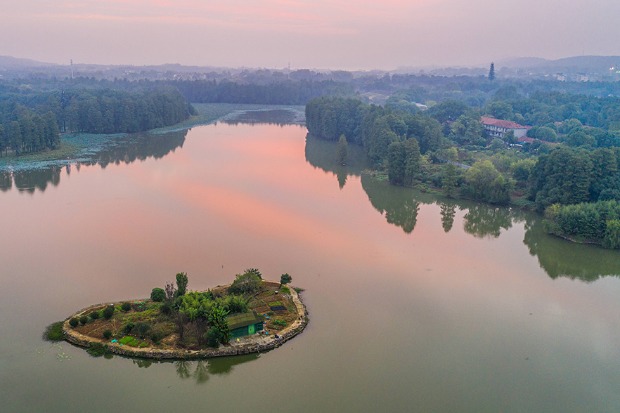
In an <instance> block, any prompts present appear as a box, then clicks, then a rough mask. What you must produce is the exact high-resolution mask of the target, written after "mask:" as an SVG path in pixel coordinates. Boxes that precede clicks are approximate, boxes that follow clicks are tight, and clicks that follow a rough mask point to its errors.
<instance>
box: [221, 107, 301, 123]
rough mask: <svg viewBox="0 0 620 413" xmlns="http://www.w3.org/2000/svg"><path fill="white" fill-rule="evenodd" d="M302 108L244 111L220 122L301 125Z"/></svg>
mask: <svg viewBox="0 0 620 413" xmlns="http://www.w3.org/2000/svg"><path fill="white" fill-rule="evenodd" d="M303 110H304V109H303V107H300V108H299V109H293V108H287V109H258V110H246V111H243V112H240V113H232V114H230V115H229V116H226V117H224V118H223V119H222V121H223V122H224V123H226V124H228V125H238V124H249V125H256V124H266V125H277V126H286V125H294V124H299V123H303V121H304V116H305V115H304V113H303Z"/></svg>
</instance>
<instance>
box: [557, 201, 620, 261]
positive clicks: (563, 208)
mask: <svg viewBox="0 0 620 413" xmlns="http://www.w3.org/2000/svg"><path fill="white" fill-rule="evenodd" d="M545 225H546V229H547V231H548V232H549V233H551V234H554V235H558V236H561V237H565V238H570V239H577V240H579V241H584V242H591V243H596V244H600V245H602V246H603V247H605V248H614V249H618V248H620V202H618V201H615V200H613V201H599V202H595V203H581V204H575V205H559V204H554V205H551V206H550V207H548V208H547V209H546V211H545Z"/></svg>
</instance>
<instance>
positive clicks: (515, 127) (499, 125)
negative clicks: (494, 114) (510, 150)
mask: <svg viewBox="0 0 620 413" xmlns="http://www.w3.org/2000/svg"><path fill="white" fill-rule="evenodd" d="M480 122H481V123H482V126H483V127H484V130H486V131H487V133H488V134H489V136H491V137H493V138H500V139H503V138H504V135H506V133H507V132H509V131H512V132H513V133H514V135H515V138H517V139H518V138H523V137H525V134H526V133H527V131H528V129H530V127H529V126H523V125H519V124H518V123H516V122H512V121H509V120H501V119H495V118H491V117H488V116H482V117H481V118H480Z"/></svg>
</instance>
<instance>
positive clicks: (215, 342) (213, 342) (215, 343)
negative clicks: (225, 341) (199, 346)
mask: <svg viewBox="0 0 620 413" xmlns="http://www.w3.org/2000/svg"><path fill="white" fill-rule="evenodd" d="M205 338H206V339H207V345H208V346H209V347H213V348H218V347H219V346H220V339H221V338H222V334H221V333H220V331H219V330H218V329H216V328H213V327H211V328H210V329H209V330H207V332H206V333H205Z"/></svg>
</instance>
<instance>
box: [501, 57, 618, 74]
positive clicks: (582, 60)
mask: <svg viewBox="0 0 620 413" xmlns="http://www.w3.org/2000/svg"><path fill="white" fill-rule="evenodd" d="M497 65H498V66H499V67H508V68H511V69H536V70H537V71H556V72H583V73H591V72H594V73H604V72H606V71H608V70H609V68H610V67H619V66H620V56H574V57H565V58H562V59H557V60H547V59H542V58H537V57H521V58H516V59H507V60H503V61H498V62H497Z"/></svg>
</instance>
